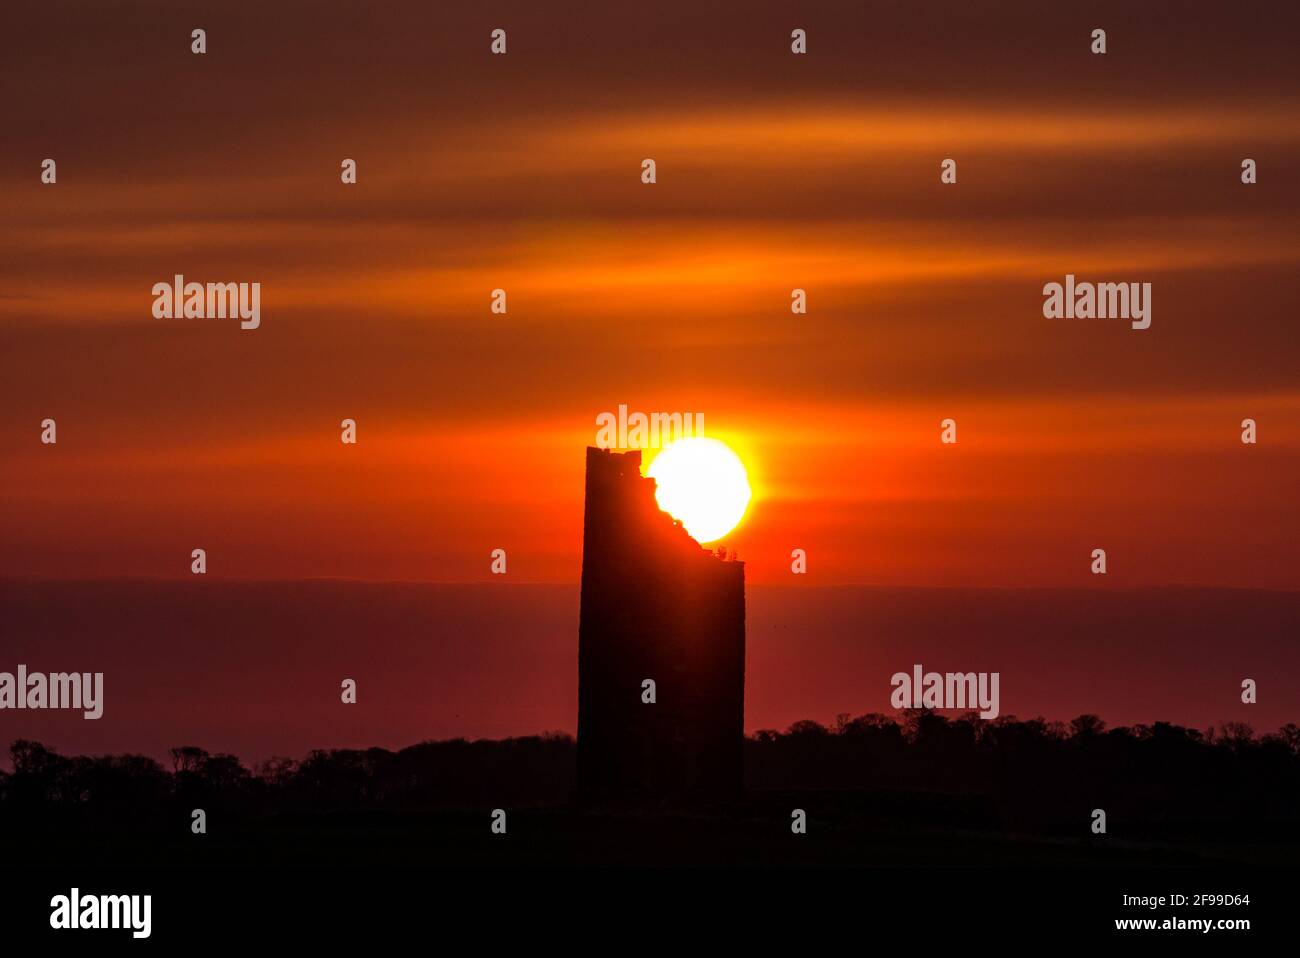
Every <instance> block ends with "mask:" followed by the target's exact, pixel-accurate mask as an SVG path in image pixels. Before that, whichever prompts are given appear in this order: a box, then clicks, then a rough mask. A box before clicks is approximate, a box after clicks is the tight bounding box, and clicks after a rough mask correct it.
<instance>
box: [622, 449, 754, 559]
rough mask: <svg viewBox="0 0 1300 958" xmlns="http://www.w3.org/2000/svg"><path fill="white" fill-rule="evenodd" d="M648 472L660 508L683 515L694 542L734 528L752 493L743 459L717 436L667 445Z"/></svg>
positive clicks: (721, 535)
mask: <svg viewBox="0 0 1300 958" xmlns="http://www.w3.org/2000/svg"><path fill="white" fill-rule="evenodd" d="M646 475H647V476H649V477H650V478H651V479H653V480H655V482H656V483H657V484H658V486H657V488H656V489H655V501H656V502H658V503H659V508H660V509H662V510H663V511H664V512H666V513H668V514H669V515H670V516H672V517H673V518H674V519H679V520H681V523H682V525H683V526H685V527H686V531H687V532H689V533H690V534H691V536H692V537H693V538H694V539H695V540H696V541H697V542H713V541H715V540H717V539H721V538H722V537H723V536H725V535H726V534H727V533H728V532H730V531H731V530H732V529H734V528H736V524H737V523H738V522H740V520H741V518H742V517H743V516H744V515H745V509H746V508H747V507H748V506H749V500H750V497H751V496H752V495H753V492H752V491H751V490H750V488H749V478H748V477H747V476H746V475H745V465H744V463H742V462H741V461H740V458H739V457H738V456H737V455H736V454H735V453H734V452H732V451H731V449H730V448H729V447H728V446H727V445H726V443H723V442H719V441H718V440H717V439H705V438H702V437H695V438H693V439H679V440H677V441H676V442H674V443H672V444H670V445H668V446H665V447H664V450H663V451H662V452H660V453H659V455H657V456H655V459H654V462H652V463H650V468H649V469H647V470H646Z"/></svg>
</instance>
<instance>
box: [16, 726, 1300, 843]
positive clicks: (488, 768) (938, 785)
mask: <svg viewBox="0 0 1300 958" xmlns="http://www.w3.org/2000/svg"><path fill="white" fill-rule="evenodd" d="M9 754H10V758H11V764H12V771H10V772H4V771H0V818H2V819H5V820H7V821H8V822H9V823H10V824H11V825H15V826H25V825H30V824H31V822H32V821H33V819H34V818H36V819H42V820H47V821H48V820H56V821H65V822H68V823H74V822H78V823H85V824H94V823H95V822H96V821H98V820H112V821H113V822H115V823H117V824H118V825H121V824H123V823H124V822H129V821H132V820H135V821H140V822H149V821H159V820H162V819H168V820H170V819H171V816H172V815H173V814H178V813H179V814H182V815H183V816H184V817H185V818H188V816H189V810H190V809H193V808H203V809H206V810H207V811H208V813H209V814H212V812H213V811H214V810H219V811H223V812H225V813H227V815H228V816H230V815H233V816H238V817H250V816H251V817H266V816H275V815H283V814H292V813H297V812H339V811H349V810H388V811H414V810H438V809H471V808H476V809H481V808H483V807H499V806H511V807H525V806H533V807H538V806H548V805H564V804H566V803H567V802H568V801H569V800H570V798H571V795H572V791H573V786H574V769H575V754H576V751H575V743H574V740H573V738H572V737H570V736H568V735H565V734H560V733H548V734H544V735H537V736H527V737H521V738H510V739H504V740H498V741H489V740H479V741H466V740H464V739H454V740H449V741H438V742H422V743H420V744H418V745H412V746H410V747H408V748H403V749H401V750H399V751H395V752H394V751H389V750H387V749H382V748H370V749H330V750H316V751H312V752H311V753H309V754H308V755H307V756H306V757H305V758H303V759H301V760H295V759H288V758H274V759H270V760H268V761H265V762H262V763H260V764H258V765H256V766H255V767H254V768H252V769H249V768H246V767H245V766H244V765H243V764H241V762H240V761H239V760H238V759H237V758H236V757H235V756H233V755H228V754H211V753H209V752H207V751H205V750H203V749H201V748H197V747H194V746H184V747H180V748H175V749H172V750H171V752H170V760H169V762H168V763H167V764H164V763H162V762H159V761H156V760H155V759H153V758H149V757H146V756H141V755H113V756H102V757H88V756H76V757H68V756H63V755H60V754H58V753H57V752H55V751H53V750H52V749H49V748H47V747H45V746H44V745H42V744H40V743H38V742H33V741H29V740H21V739H20V740H18V741H15V742H13V744H12V745H11V747H10V750H9ZM168 765H170V767H168ZM745 772H746V784H747V788H748V790H749V794H750V795H758V794H765V793H776V792H804V793H815V794H819V795H834V796H837V799H836V800H837V801H840V802H841V803H843V802H850V803H851V802H852V801H854V796H863V795H870V794H874V795H876V796H877V802H876V805H877V806H878V805H879V800H878V799H879V796H881V795H893V796H895V797H897V798H899V802H897V803H896V805H898V806H902V805H907V806H910V807H913V808H922V809H924V808H930V809H932V810H933V809H935V808H938V809H939V810H938V811H934V812H933V814H934V816H935V817H936V818H937V819H938V820H937V821H935V822H933V824H937V825H940V826H944V827H959V826H962V825H972V826H976V827H989V828H994V829H1002V830H1008V831H1016V832H1027V833H1045V834H1051V833H1056V832H1060V833H1062V834H1073V835H1078V834H1079V833H1080V828H1081V825H1080V823H1081V822H1086V821H1087V820H1088V816H1089V815H1090V814H1091V812H1092V810H1093V809H1094V808H1103V809H1105V811H1106V813H1107V816H1108V818H1109V820H1110V821H1111V822H1122V823H1124V825H1125V827H1126V828H1127V829H1128V831H1129V833H1133V834H1136V833H1137V832H1135V829H1139V830H1140V833H1141V834H1142V835H1146V836H1151V837H1160V836H1161V835H1170V836H1179V835H1181V836H1188V835H1191V836H1203V837H1211V838H1212V837H1218V836H1222V837H1224V838H1225V839H1226V838H1229V837H1232V838H1242V837H1247V838H1249V837H1252V836H1259V837H1261V838H1265V837H1266V838H1268V839H1270V840H1272V839H1279V840H1295V839H1296V838H1297V836H1300V727H1298V726H1296V725H1295V724H1288V725H1286V726H1284V727H1283V728H1281V729H1279V730H1278V731H1277V732H1274V733H1270V734H1265V735H1256V734H1255V732H1254V730H1253V729H1251V727H1250V726H1248V725H1244V724H1241V723H1229V724H1225V725H1222V726H1220V727H1219V728H1217V729H1215V728H1211V729H1208V730H1205V731H1200V730H1197V729H1188V728H1183V727H1180V726H1177V725H1172V724H1169V723H1166V722H1156V723H1154V724H1152V725H1135V726H1131V727H1120V728H1112V729H1107V728H1106V726H1105V723H1103V722H1102V721H1101V720H1100V719H1099V718H1098V717H1097V716H1095V715H1081V716H1079V717H1078V718H1076V719H1074V720H1073V721H1071V722H1069V723H1062V722H1048V721H1044V720H1043V719H1030V720H1027V721H1021V720H1018V719H1016V718H1015V717H1014V716H1005V717H1000V718H998V719H995V720H992V721H986V720H982V719H980V718H979V717H978V715H976V714H975V713H971V714H969V715H966V716H962V717H959V718H956V719H948V718H945V717H943V716H940V715H938V714H936V713H934V712H930V711H926V710H913V711H909V712H905V713H902V715H901V717H900V719H898V720H896V719H895V718H894V717H891V716H886V715H880V714H867V715H861V716H857V717H851V716H850V715H848V714H844V715H841V716H839V717H838V718H837V720H836V721H835V723H834V724H833V725H831V726H829V727H828V726H824V725H821V724H819V723H817V722H813V721H801V722H796V723H795V724H794V725H792V726H791V727H790V728H789V729H788V730H786V731H784V732H778V731H772V730H764V731H759V732H757V733H755V734H754V735H752V736H749V737H747V738H746V740H745ZM944 796H949V797H957V798H959V799H961V801H960V802H958V803H957V804H955V805H953V804H947V805H944V804H943V803H942V802H940V804H939V805H938V806H935V805H934V802H935V801H936V800H940V799H943V797H944ZM927 802H928V803H929V804H927ZM868 804H870V803H868Z"/></svg>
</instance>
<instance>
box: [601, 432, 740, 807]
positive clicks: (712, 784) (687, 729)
mask: <svg viewBox="0 0 1300 958" xmlns="http://www.w3.org/2000/svg"><path fill="white" fill-rule="evenodd" d="M654 492H655V482H654V480H653V479H645V478H642V476H641V453H640V452H639V451H632V452H627V453H622V454H619V453H613V452H610V451H608V450H604V449H594V448H589V449H588V450H587V486H586V502H587V504H586V511H585V515H584V519H583V536H582V609H581V617H580V619H579V624H578V797H579V798H580V799H581V800H583V801H602V800H620V799H637V798H650V799H655V798H695V799H706V800H708V799H729V798H734V797H737V796H739V794H740V792H741V789H742V775H743V766H742V747H743V744H744V719H745V566H744V563H742V562H736V561H727V560H723V559H721V558H718V557H717V556H715V555H714V554H713V553H711V552H709V551H708V550H706V549H704V548H703V547H701V546H700V545H699V543H697V542H696V541H695V540H694V539H692V538H691V537H690V536H689V535H688V534H687V533H686V530H685V529H683V528H682V527H681V525H680V524H678V523H677V522H675V521H674V520H673V519H672V518H671V517H670V516H669V515H668V514H667V513H664V512H661V511H660V509H659V506H658V504H657V503H656V502H655V498H654ZM645 679H653V680H654V681H655V684H656V697H657V701H656V702H655V704H653V705H647V704H644V703H643V702H642V682H643V681H644V680H645Z"/></svg>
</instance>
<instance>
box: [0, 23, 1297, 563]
mask: <svg viewBox="0 0 1300 958" xmlns="http://www.w3.org/2000/svg"><path fill="white" fill-rule="evenodd" d="M287 6H288V7H289V8H290V10H289V12H287V13H286V11H285V10H284V9H283V8H277V12H276V16H275V17H273V18H272V17H270V16H267V15H266V14H264V13H259V12H258V11H259V6H258V5H256V4H247V5H244V6H242V7H241V6H236V7H235V8H234V9H222V10H214V9H212V8H211V7H210V6H209V5H206V4H170V3H169V4H162V3H160V2H159V3H152V4H141V5H139V6H133V7H131V8H129V9H119V8H104V9H88V8H86V7H84V5H80V4H73V3H56V4H36V3H20V4H18V10H17V14H16V22H15V24H14V26H13V28H12V29H11V30H9V31H6V32H7V33H8V38H7V39H6V40H5V41H4V43H5V44H6V47H5V50H4V51H3V52H4V56H3V57H0V62H3V63H4V64H5V66H4V67H0V101H3V102H5V103H6V104H7V105H8V108H7V116H6V135H5V146H4V148H3V150H0V193H2V195H3V197H4V204H3V209H2V210H0V218H2V220H3V222H4V226H5V228H4V230H3V231H2V232H0V254H2V255H0V356H2V357H3V369H4V377H3V383H2V384H0V395H2V396H3V400H4V401H3V403H0V444H2V450H3V457H2V458H0V479H2V482H0V496H2V497H3V501H2V502H0V541H3V543H4V547H3V549H0V574H3V575H40V576H54V577H76V576H86V575H90V576H110V575H149V576H184V575H187V574H188V564H189V553H190V550H191V549H192V548H195V547H197V546H202V547H204V548H206V549H207V551H208V556H209V570H210V573H211V574H213V575H216V576H229V577H236V578H295V577H305V576H347V577H358V578H373V579H388V578H396V579H413V580H448V581H465V580H482V579H486V578H488V569H489V553H490V552H491V550H492V549H494V548H497V547H502V548H506V549H507V551H508V553H509V556H510V572H511V575H512V576H513V577H517V578H518V579H520V580H523V581H560V582H573V581H576V579H577V576H578V569H579V561H580V556H579V549H580V542H581V528H580V526H581V516H582V504H581V492H582V482H581V479H582V477H581V469H582V463H583V458H584V457H583V448H584V446H586V445H588V444H590V443H591V442H592V441H593V440H594V435H595V417H596V416H597V415H598V414H599V413H601V412H604V411H612V410H616V409H617V408H618V406H619V404H627V405H628V406H629V407H630V408H632V409H639V410H644V411H646V412H651V411H659V410H663V411H692V412H702V413H703V414H704V416H705V422H706V427H707V432H708V433H709V434H711V435H717V436H719V437H720V438H724V439H728V440H729V441H732V442H733V443H734V444H735V446H736V448H737V450H738V451H739V452H741V454H742V456H743V457H744V458H745V459H746V461H747V463H748V464H749V466H750V468H751V471H752V474H753V475H752V478H753V481H754V484H755V489H756V493H757V498H756V500H755V502H754V504H753V507H752V513H751V515H750V517H749V518H748V519H747V520H746V521H745V523H744V524H743V525H742V526H741V528H740V529H739V530H737V532H736V534H735V535H734V536H733V537H732V539H731V540H730V542H729V544H731V545H733V546H734V547H735V548H736V549H737V550H738V551H739V552H740V555H741V557H742V558H744V559H746V560H747V561H748V562H749V563H750V565H749V570H748V571H749V576H750V580H751V581H756V582H781V581H787V580H789V578H790V576H789V566H788V564H789V553H790V550H791V549H792V548H795V547H800V548H804V549H806V550H808V554H809V576H808V579H809V580H810V581H815V582H818V583H821V584H826V583H848V582H867V583H891V584H931V585H951V584H971V585H992V586H1012V585H1067V584H1082V585H1086V584H1088V580H1089V579H1090V578H1091V577H1090V576H1089V575H1088V574H1087V573H1088V559H1089V553H1090V551H1091V549H1093V548H1095V547H1098V546H1100V547H1104V548H1106V549H1107V550H1108V553H1109V556H1110V572H1111V575H1112V578H1113V579H1114V580H1121V581H1122V582H1123V583H1125V584H1150V583H1167V582H1178V583H1191V582H1198V583H1208V584H1224V585H1240V586H1265V587H1288V588H1289V587H1294V585H1295V577H1294V570H1295V568H1296V560H1297V550H1298V549H1300V546H1297V545H1296V543H1297V542H1300V528H1298V526H1300V522H1298V521H1297V519H1296V510H1295V499H1296V488H1297V487H1296V476H1297V466H1300V418H1298V417H1300V385H1298V384H1297V370H1298V369H1300V336H1297V333H1296V322H1297V311H1296V307H1297V303H1298V299H1300V298H1298V297H1297V295H1296V285H1295V283H1296V278H1297V275H1300V273H1298V271H1297V259H1300V232H1298V231H1297V225H1300V190H1298V189H1297V186H1296V183H1297V176H1298V175H1300V162H1298V161H1297V159H1296V156H1297V152H1296V151H1297V145H1300V109H1297V107H1300V102H1298V101H1300V85H1298V84H1297V79H1296V75H1295V73H1294V70H1293V68H1292V69H1290V70H1288V69H1286V66H1285V65H1286V64H1287V63H1289V62H1290V59H1291V58H1290V57H1289V53H1290V52H1293V51H1288V49H1287V46H1286V36H1285V34H1286V31H1281V30H1278V29H1277V28H1276V24H1273V25H1271V26H1270V25H1268V24H1266V23H1264V22H1263V21H1256V20H1255V19H1254V18H1253V17H1249V16H1246V15H1244V14H1243V13H1242V12H1241V11H1240V10H1238V9H1232V8H1224V7H1223V6H1222V5H1220V4H1210V3H1202V4H1178V5H1173V4H1165V5H1162V4H1152V5H1145V6H1144V8H1143V10H1142V11H1135V10H1133V9H1131V7H1132V5H1131V4H1118V3H1116V4H1101V5H1095V6H1093V7H1090V8H1089V13H1088V14H1087V15H1082V14H1075V13H1071V12H1067V11H1064V10H1043V9H1042V5H1041V4H1036V3H1035V4H1030V3H1023V4H1011V5H1007V6H1005V7H1004V8H999V9H1000V12H999V13H998V14H997V15H996V16H992V15H981V14H979V13H977V12H975V11H958V12H952V13H947V12H945V13H943V15H942V16H940V15H939V14H938V13H936V12H934V11H926V10H912V9H909V8H910V7H911V6H912V5H908V4H896V5H895V4H891V5H886V7H887V8H886V9H883V10H871V11H867V10H866V9H865V8H862V9H859V6H858V5H850V4H847V3H846V4H828V5H825V6H824V7H819V9H818V11H817V12H816V14H815V15H814V16H807V17H804V16H802V15H801V16H800V17H799V18H796V19H798V21H799V22H794V20H792V17H794V14H792V13H791V12H789V11H788V10H787V8H786V7H785V5H781V4H776V3H760V4H758V5H756V6H755V5H747V7H746V8H745V9H746V13H745V16H744V17H737V16H735V10H734V9H728V8H725V7H722V6H717V7H714V6H701V5H698V4H692V5H672V4H670V5H668V6H662V5H657V6H654V7H652V8H645V9H639V10H638V11H637V13H636V15H635V17H633V16H630V15H622V14H619V13H616V12H601V11H596V10H592V11H582V12H581V13H578V12H575V11H572V10H567V11H543V10H538V9H536V8H535V5H526V4H505V5H503V6H499V7H497V8H495V9H494V10H493V11H491V14H490V16H489V15H488V14H486V13H485V14H483V15H482V16H479V15H477V14H472V13H464V12H457V13H446V12H444V11H439V10H436V9H434V8H432V7H430V6H429V5H427V4H416V3H396V4H392V5H391V6H390V7H386V10H388V11H389V12H388V13H387V15H386V16H385V17H383V18H378V17H374V16H373V15H369V14H366V13H365V9H367V8H366V6H365V5H355V6H349V7H341V8H339V11H340V12H332V13H330V14H329V15H325V14H321V13H319V12H318V8H317V7H316V6H315V5H309V4H298V5H296V6H295V5H293V4H289V5H287ZM1189 7H1196V8H1197V16H1196V17H1190V16H1184V15H1183V13H1185V12H1186V10H1187V9H1188V8H1189ZM293 9H299V13H300V15H298V16H295V15H293ZM1180 11H1182V12H1180ZM1292 18H1293V19H1294V15H1292ZM1193 20H1194V21H1195V22H1196V23H1197V27H1196V29H1191V28H1190V27H1189V26H1188V25H1187V24H1188V22H1190V21H1193ZM1098 25H1101V26H1105V27H1107V28H1108V30H1109V34H1110V50H1111V52H1109V53H1108V54H1107V55H1106V56H1105V57H1094V56H1092V55H1091V54H1089V53H1088V45H1087V37H1088V34H1089V32H1090V30H1091V28H1092V27H1094V26H1098ZM194 26H204V27H205V28H206V29H207V30H208V34H209V51H210V52H209V53H208V54H207V55H205V56H203V57H198V56H193V55H191V54H190V53H189V43H188V36H189V31H190V30H191V29H192V28H193V27H194ZM495 26H504V27H506V28H507V30H508V31H509V44H510V46H509V51H510V52H509V53H508V55H507V56H506V57H491V56H489V55H488V53H487V47H488V42H487V37H488V33H489V31H490V29H491V28H493V27H495ZM793 26H801V27H804V28H806V29H807V30H808V32H809V43H810V54H809V55H808V56H807V57H804V58H799V57H794V56H792V55H791V54H790V53H789V52H788V36H789V30H790V29H791V28H792V27H793ZM1293 35H1294V31H1292V36H1293ZM376 51H382V53H383V55H378V54H377V52H376ZM50 64H57V68H54V67H52V66H50ZM47 156H49V157H54V158H56V159H57V161H58V164H59V167H58V173H59V181H58V184H57V185H56V186H43V185H41V183H40V182H39V167H40V161H41V160H42V159H43V158H45V157H47ZM1247 156H1249V157H1252V158H1254V159H1256V160H1257V162H1258V164H1259V170H1260V175H1259V183H1258V184H1256V185H1254V186H1243V185H1242V184H1241V183H1240V180H1239V169H1240V162H1241V160H1242V158H1244V157H1247ZM344 157H352V158H355V159H356V160H357V161H358V166H359V183H358V184H357V185H356V186H348V187H345V186H343V185H341V184H340V183H339V178H338V169H339V162H340V161H341V159H342V158H344ZM644 157H653V158H655V160H656V162H657V164H658V180H659V181H658V183H656V184H655V185H654V186H644V185H642V184H641V183H640V182H639V171H640V161H641V160H642V158H644ZM945 157H954V158H955V159H957V161H958V170H959V176H958V183H957V184H956V185H955V186H943V185H941V184H940V183H939V175H938V174H939V162H940V160H942V159H943V158H945ZM1067 272H1072V273H1075V274H1076V275H1078V276H1079V277H1080V278H1081V279H1088V278H1091V279H1097V280H1115V281H1120V280H1123V281H1143V282H1151V283H1152V284H1153V289H1154V292H1153V322H1152V327H1151V329H1149V330H1145V331H1136V330H1132V329H1130V328H1128V324H1127V323H1122V322H1106V321H1091V322H1089V321H1067V320H1056V321H1053V320H1046V319H1044V318H1043V317H1042V313H1041V306H1042V294H1041V289H1042V285H1043V284H1044V283H1045V282H1049V281H1053V280H1055V281H1058V282H1059V281H1060V280H1061V279H1062V278H1063V276H1064V275H1065V274H1066V273H1067ZM175 273H183V274H184V275H185V276H186V277H187V279H192V280H198V281H249V282H252V281H256V282H260V283H261V284H262V312H263V318H262V325H261V328H260V329H258V330H256V331H241V330H240V329H239V328H238V325H237V323H234V322H230V321H215V320H214V321H205V320H189V321H185V320H155V319H154V318H153V317H152V315H151V312H150V307H151V303H152V296H151V294H150V288H151V287H152V285H153V284H154V283H155V282H159V281H168V280H170V278H171V277H172V276H173V275H174V274H175ZM495 287H502V288H505V289H506V290H507V291H508V295H509V312H508V314H507V315H504V316H500V315H493V314H491V313H490V312H489V309H488V303H489V294H490V291H491V290H492V289H493V288H495ZM793 287H802V288H805V289H806V290H807V291H808V297H809V312H808V314H807V315H806V316H794V315H791V313H790V311H789V295H790V290H791V289H792V288H793ZM47 416H52V417H54V418H55V419H56V420H57V421H58V429H59V442H58V445H57V446H56V447H46V446H42V445H41V444H40V443H39V423H40V421H41V420H42V419H43V418H45V417H47ZM345 417H351V418H354V419H356V420H357V422H358V424H359V440H360V441H359V444H358V445H357V446H355V447H349V446H343V445H342V444H341V443H340V442H339V440H338V423H339V421H340V420H341V419H343V418H345ZM948 417H951V418H953V419H955V420H956V421H957V423H958V431H959V442H958V444H957V445H956V446H951V447H949V446H942V445H940V443H939V423H940V420H942V419H944V418H948ZM1245 417H1252V418H1255V419H1256V420H1257V421H1258V422H1259V429H1260V442H1259V444H1258V445H1257V446H1253V447H1252V446H1243V445H1242V444H1241V443H1240V441H1239V434H1240V428H1239V423H1240V421H1241V420H1242V419H1243V418H1245Z"/></svg>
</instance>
